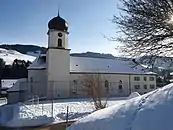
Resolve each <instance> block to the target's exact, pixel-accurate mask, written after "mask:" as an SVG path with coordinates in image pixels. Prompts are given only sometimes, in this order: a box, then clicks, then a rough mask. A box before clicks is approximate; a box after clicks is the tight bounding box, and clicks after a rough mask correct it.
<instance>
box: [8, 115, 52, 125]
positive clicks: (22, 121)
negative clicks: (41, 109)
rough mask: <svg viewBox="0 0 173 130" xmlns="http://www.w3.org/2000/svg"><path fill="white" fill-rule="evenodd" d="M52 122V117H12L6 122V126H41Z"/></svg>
mask: <svg viewBox="0 0 173 130" xmlns="http://www.w3.org/2000/svg"><path fill="white" fill-rule="evenodd" d="M52 122H54V118H53V117H47V116H39V117H35V118H19V119H13V120H10V121H9V122H7V123H6V125H5V126H8V127H26V126H41V125H46V124H50V123H52Z"/></svg>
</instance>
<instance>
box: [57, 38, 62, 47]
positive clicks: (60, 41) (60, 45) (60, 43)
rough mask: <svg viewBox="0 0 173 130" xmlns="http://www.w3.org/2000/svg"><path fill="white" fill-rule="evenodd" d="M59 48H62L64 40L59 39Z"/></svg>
mask: <svg viewBox="0 0 173 130" xmlns="http://www.w3.org/2000/svg"><path fill="white" fill-rule="evenodd" d="M58 47H62V39H58Z"/></svg>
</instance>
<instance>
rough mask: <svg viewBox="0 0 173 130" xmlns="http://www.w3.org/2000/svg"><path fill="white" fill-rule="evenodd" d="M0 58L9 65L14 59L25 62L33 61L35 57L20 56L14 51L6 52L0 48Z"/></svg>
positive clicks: (20, 54)
mask: <svg viewBox="0 0 173 130" xmlns="http://www.w3.org/2000/svg"><path fill="white" fill-rule="evenodd" d="M0 58H2V59H3V60H4V61H5V63H6V64H7V65H11V64H12V63H13V61H14V60H15V59H18V60H25V61H28V60H29V61H31V62H32V61H34V60H35V58H36V57H34V56H30V55H26V54H22V53H20V52H17V51H15V50H6V49H3V48H0Z"/></svg>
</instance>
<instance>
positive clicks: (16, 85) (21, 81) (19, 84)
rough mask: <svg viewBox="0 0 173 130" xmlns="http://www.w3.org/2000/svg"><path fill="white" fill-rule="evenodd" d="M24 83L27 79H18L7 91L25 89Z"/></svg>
mask: <svg viewBox="0 0 173 130" xmlns="http://www.w3.org/2000/svg"><path fill="white" fill-rule="evenodd" d="M26 83H27V79H26V78H22V79H18V80H17V81H16V82H15V83H14V84H13V86H12V87H11V88H9V89H8V90H7V92H14V91H21V90H26V89H27V86H26Z"/></svg>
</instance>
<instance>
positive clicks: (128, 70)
mask: <svg viewBox="0 0 173 130" xmlns="http://www.w3.org/2000/svg"><path fill="white" fill-rule="evenodd" d="M42 57H43V56H40V57H38V58H37V59H36V60H35V61H34V62H33V64H31V65H30V66H29V67H28V69H45V68H46V62H40V60H39V59H41V58H42ZM134 66H135V65H134V63H133V62H132V61H124V60H121V59H103V58H88V57H74V56H70V72H72V73H80V72H88V73H90V72H96V73H98V72H99V73H123V74H146V75H148V74H149V75H155V74H156V73H153V72H150V71H147V69H146V68H144V67H143V66H140V65H138V66H136V67H134Z"/></svg>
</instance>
